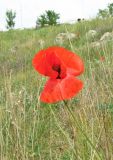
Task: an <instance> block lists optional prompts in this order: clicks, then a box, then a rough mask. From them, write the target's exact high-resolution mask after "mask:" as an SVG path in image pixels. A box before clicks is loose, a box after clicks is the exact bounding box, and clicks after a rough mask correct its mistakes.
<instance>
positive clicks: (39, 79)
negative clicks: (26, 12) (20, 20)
mask: <svg viewBox="0 0 113 160" xmlns="http://www.w3.org/2000/svg"><path fill="white" fill-rule="evenodd" d="M112 24H113V19H106V20H100V19H93V20H90V21H84V22H82V23H76V24H71V25H70V24H64V25H58V26H53V27H47V28H42V29H39V30H34V29H25V30H12V31H8V32H0V37H1V38H0V75H1V76H0V158H1V160H113V84H112V83H113V47H112V46H113V41H109V42H106V43H104V44H103V45H102V46H101V47H98V48H97V47H93V48H92V47H91V46H90V43H91V42H93V41H98V40H99V39H100V37H101V36H102V35H103V34H104V33H105V32H108V31H109V32H112V31H113V30H112V29H113V25H112ZM90 29H95V30H97V31H98V36H97V37H96V38H95V39H91V40H90V41H89V40H88V39H87V37H86V33H87V32H88V31H89V30H90ZM67 31H69V32H73V33H78V32H79V33H80V38H79V39H78V40H72V41H70V40H69V41H66V42H64V44H63V45H62V46H63V47H65V48H67V49H70V50H72V51H74V52H76V53H77V54H79V55H80V56H81V57H82V59H83V60H84V63H85V73H84V74H83V75H82V76H81V77H80V79H82V80H83V81H84V89H83V90H82V91H81V92H80V93H79V94H78V95H77V96H76V97H75V98H73V99H71V100H69V101H67V102H65V103H63V102H59V103H57V104H52V105H48V104H44V103H41V102H40V101H39V95H40V92H41V90H42V89H43V86H44V84H45V81H46V79H45V78H44V77H43V76H41V75H39V74H38V73H36V72H35V71H34V69H33V67H32V58H33V57H34V54H35V53H36V52H38V51H39V50H40V49H41V48H42V46H41V45H40V43H39V40H40V39H42V40H44V41H45V44H44V45H43V48H47V47H49V46H53V45H55V43H54V40H55V37H56V35H57V34H58V33H60V32H67ZM100 56H104V57H105V60H104V61H101V60H100Z"/></svg>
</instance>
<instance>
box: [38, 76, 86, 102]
mask: <svg viewBox="0 0 113 160" xmlns="http://www.w3.org/2000/svg"><path fill="white" fill-rule="evenodd" d="M82 87H83V83H82V82H81V81H80V80H79V79H76V78H75V77H74V76H67V77H66V78H64V79H56V80H55V79H49V80H48V81H47V83H46V85H45V87H44V90H43V91H42V93H41V96H40V99H41V101H43V102H45V103H54V102H58V101H61V100H64V99H70V98H72V97H73V96H75V95H76V94H77V93H78V92H79V91H80V90H81V89H82Z"/></svg>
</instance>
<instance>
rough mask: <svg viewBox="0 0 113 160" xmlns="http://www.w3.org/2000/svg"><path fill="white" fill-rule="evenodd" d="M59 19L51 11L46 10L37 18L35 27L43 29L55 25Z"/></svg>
mask: <svg viewBox="0 0 113 160" xmlns="http://www.w3.org/2000/svg"><path fill="white" fill-rule="evenodd" d="M59 18H60V17H59V14H57V13H55V12H54V11H52V10H48V11H46V13H45V14H42V15H41V16H40V17H39V18H37V21H36V26H37V27H38V26H41V27H44V26H46V25H56V24H57V20H58V19H59Z"/></svg>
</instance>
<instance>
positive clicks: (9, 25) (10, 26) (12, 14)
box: [6, 10, 16, 29]
mask: <svg viewBox="0 0 113 160" xmlns="http://www.w3.org/2000/svg"><path fill="white" fill-rule="evenodd" d="M15 17H16V12H13V11H12V10H7V12H6V22H7V29H13V28H14V26H15V22H14V19H15Z"/></svg>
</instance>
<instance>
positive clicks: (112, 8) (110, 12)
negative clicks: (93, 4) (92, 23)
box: [108, 3, 113, 17]
mask: <svg viewBox="0 0 113 160" xmlns="http://www.w3.org/2000/svg"><path fill="white" fill-rule="evenodd" d="M108 10H109V14H110V16H112V17H113V3H111V4H109V5H108Z"/></svg>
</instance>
